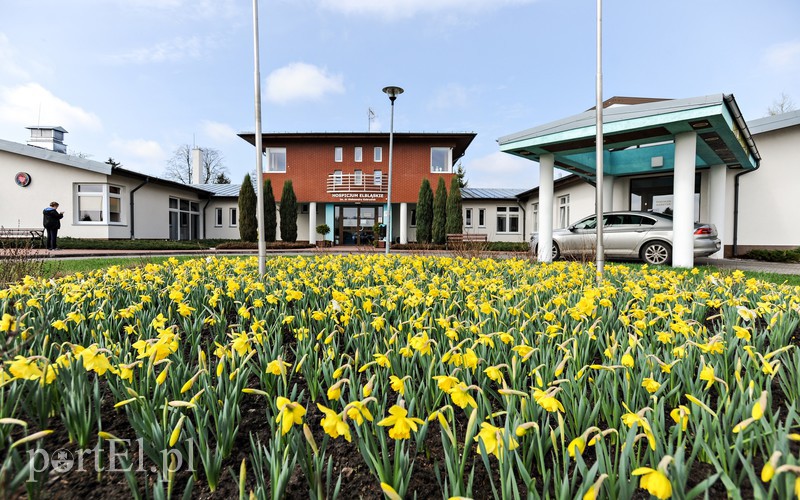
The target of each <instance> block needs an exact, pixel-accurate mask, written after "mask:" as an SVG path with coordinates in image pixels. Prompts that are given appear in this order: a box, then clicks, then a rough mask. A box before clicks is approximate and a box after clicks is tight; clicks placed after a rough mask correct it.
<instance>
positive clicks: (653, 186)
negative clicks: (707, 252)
mask: <svg viewBox="0 0 800 500" xmlns="http://www.w3.org/2000/svg"><path fill="white" fill-rule="evenodd" d="M630 186H631V187H630V193H631V194H630V207H631V210H642V211H646V212H660V213H664V214H667V215H669V214H671V213H672V212H673V211H674V209H675V207H674V206H673V199H672V194H673V178H672V176H671V175H666V176H658V177H642V178H638V179H631V185H630ZM694 220H695V222H696V221H698V220H700V174H699V173H698V174H696V175H695V178H694Z"/></svg>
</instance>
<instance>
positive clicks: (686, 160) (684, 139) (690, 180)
mask: <svg viewBox="0 0 800 500" xmlns="http://www.w3.org/2000/svg"><path fill="white" fill-rule="evenodd" d="M696 155H697V133H696V132H683V133H680V134H677V135H676V136H675V173H674V181H673V185H674V192H673V195H672V209H673V214H672V266H673V267H687V268H688V267H694V175H695V158H696Z"/></svg>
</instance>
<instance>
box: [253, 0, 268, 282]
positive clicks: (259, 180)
mask: <svg viewBox="0 0 800 500" xmlns="http://www.w3.org/2000/svg"><path fill="white" fill-rule="evenodd" d="M253 56H254V61H253V66H254V68H255V70H254V72H255V76H254V79H255V112H256V137H255V146H256V220H258V276H259V277H262V276H264V274H266V262H265V261H266V256H267V255H266V254H267V249H266V246H265V242H264V171H263V168H262V164H261V161H262V156H263V153H264V151H263V148H262V144H261V70H260V66H261V63H260V61H259V57H258V0H253Z"/></svg>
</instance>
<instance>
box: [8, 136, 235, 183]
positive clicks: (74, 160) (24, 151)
mask: <svg viewBox="0 0 800 500" xmlns="http://www.w3.org/2000/svg"><path fill="white" fill-rule="evenodd" d="M50 128H52V127H50ZM0 151H6V152H8V153H13V154H17V155H20V156H27V157H28V158H36V159H38V160H42V161H46V162H50V163H57V164H59V165H64V166H67V167H72V168H78V169H81V170H87V171H89V172H95V173H98V174H102V175H112V174H117V175H122V176H125V177H133V178H135V179H141V180H146V181H148V182H152V183H154V184H160V185H162V186H169V187H174V188H180V189H186V190H188V191H194V192H197V193H201V194H212V193H213V190H211V189H207V188H206V187H205V186H204V187H198V186H191V185H187V184H183V183H180V182H175V181H173V180H170V179H164V178H162V177H158V176H155V175H150V174H144V173H141V172H136V171H134V170H128V169H126V168H122V167H112V166H111V165H109V164H108V163H102V162H99V161H95V160H89V159H88V158H81V157H79V156H73V155H69V154H66V153H59V152H56V151H51V150H49V149H44V148H37V147H36V146H29V145H27V144H20V143H17V142H11V141H6V140H3V139H0ZM237 193H238V191H237Z"/></svg>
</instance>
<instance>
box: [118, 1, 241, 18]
mask: <svg viewBox="0 0 800 500" xmlns="http://www.w3.org/2000/svg"><path fill="white" fill-rule="evenodd" d="M119 3H120V4H121V5H122V6H123V7H125V8H131V9H136V10H139V11H150V10H153V9H159V10H160V11H166V10H170V11H177V12H179V13H181V14H183V15H184V16H186V17H192V18H202V19H212V18H219V17H224V18H230V17H233V16H235V15H237V14H238V12H239V10H240V9H239V7H238V6H237V5H236V1H235V0H200V1H197V0H122V1H121V2H119ZM158 15H162V12H159V13H158Z"/></svg>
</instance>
